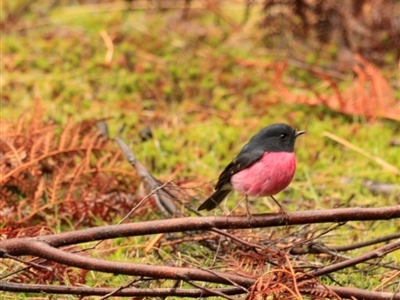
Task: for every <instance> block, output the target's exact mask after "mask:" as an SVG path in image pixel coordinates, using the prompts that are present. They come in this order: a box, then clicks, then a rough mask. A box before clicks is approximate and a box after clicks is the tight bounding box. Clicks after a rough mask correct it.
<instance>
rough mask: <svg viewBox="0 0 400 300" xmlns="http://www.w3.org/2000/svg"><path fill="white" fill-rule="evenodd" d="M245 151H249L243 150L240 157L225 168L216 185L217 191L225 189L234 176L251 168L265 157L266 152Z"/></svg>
mask: <svg viewBox="0 0 400 300" xmlns="http://www.w3.org/2000/svg"><path fill="white" fill-rule="evenodd" d="M245 150H247V149H246V147H244V148H243V150H242V152H240V153H239V155H238V156H237V157H236V158H235V159H234V160H233V161H232V162H231V163H230V164H229V165H228V166H227V167H226V168H225V170H224V171H223V172H222V173H221V175H219V178H218V182H217V184H216V185H215V189H216V190H218V189H220V188H221V187H223V186H224V185H225V184H226V183H230V181H231V177H232V176H233V175H234V174H236V173H239V172H240V171H242V170H244V169H246V168H248V167H250V166H251V165H252V164H254V163H255V162H256V161H258V160H259V159H261V157H262V156H263V155H264V151H263V150H261V149H260V150H252V151H245Z"/></svg>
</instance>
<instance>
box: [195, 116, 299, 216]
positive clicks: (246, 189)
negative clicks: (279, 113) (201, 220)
mask: <svg viewBox="0 0 400 300" xmlns="http://www.w3.org/2000/svg"><path fill="white" fill-rule="evenodd" d="M303 133H305V131H296V130H295V129H293V128H291V127H290V126H289V125H286V124H282V123H277V124H272V125H269V126H267V127H265V128H263V129H262V130H261V131H260V132H258V133H257V134H256V135H255V136H253V137H252V138H251V139H250V141H249V142H248V143H247V144H246V145H245V146H244V147H243V148H242V150H241V151H240V152H239V154H238V156H236V158H235V159H234V160H233V161H232V162H231V163H230V164H229V165H228V166H227V167H226V168H225V170H224V171H223V172H222V173H221V175H220V176H219V179H218V182H217V184H216V186H215V192H214V194H212V195H211V196H210V197H209V198H208V199H207V200H206V201H204V203H203V204H202V205H200V207H199V208H198V210H203V209H206V210H212V209H214V208H215V207H217V205H218V204H220V203H221V202H222V200H224V199H225V197H226V196H227V195H228V194H229V193H230V192H231V191H232V190H236V191H238V192H239V193H242V194H244V195H246V208H247V213H248V214H249V210H248V206H247V196H256V197H263V196H270V197H271V198H272V199H273V200H274V201H275V202H276V204H278V206H279V207H280V209H281V211H283V208H282V207H281V205H280V204H279V203H278V202H277V201H276V200H275V198H274V197H273V195H275V194H277V193H279V192H280V191H282V190H284V189H285V188H286V187H287V186H288V185H289V184H290V182H291V181H292V179H293V176H294V173H295V171H296V156H295V155H294V144H295V141H296V138H297V137H298V136H299V135H301V134H303Z"/></svg>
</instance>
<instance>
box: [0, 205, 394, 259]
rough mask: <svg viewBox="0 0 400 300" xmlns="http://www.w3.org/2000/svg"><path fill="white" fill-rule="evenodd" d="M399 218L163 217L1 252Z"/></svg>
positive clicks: (346, 212) (384, 212)
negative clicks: (142, 237)
mask: <svg viewBox="0 0 400 300" xmlns="http://www.w3.org/2000/svg"><path fill="white" fill-rule="evenodd" d="M394 218H400V205H396V206H387V207H380V208H361V207H355V208H337V209H326V210H316V211H315V210H314V211H298V212H291V213H287V214H285V216H284V217H283V216H282V214H279V213H268V214H258V215H253V216H252V218H251V219H249V218H248V216H247V215H243V216H233V215H230V216H218V217H185V218H175V219H166V220H152V221H145V222H139V223H127V224H119V225H107V226H100V227H95V228H88V229H82V230H76V231H70V232H64V233H59V234H52V235H47V236H40V237H35V238H18V239H8V240H4V241H0V257H1V252H4V253H8V254H10V255H24V254H26V253H25V251H24V249H23V248H22V247H19V246H18V244H19V243H20V242H21V241H23V240H26V239H28V240H31V241H43V242H46V243H47V244H49V245H51V246H53V247H62V246H67V245H71V244H80V243H86V242H90V241H99V240H105V239H112V238H116V237H130V236H140V235H149V234H158V233H171V232H184V231H196V230H209V231H213V230H214V228H218V229H246V228H265V227H274V226H288V225H303V224H311V223H314V224H316V223H331V222H334V223H337V222H347V221H377V220H389V219H394Z"/></svg>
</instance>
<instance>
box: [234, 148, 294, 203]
mask: <svg viewBox="0 0 400 300" xmlns="http://www.w3.org/2000/svg"><path fill="white" fill-rule="evenodd" d="M295 171H296V157H295V155H294V153H293V152H265V153H264V155H263V156H262V158H261V159H260V160H259V161H257V162H256V163H254V164H253V165H251V166H250V167H249V168H247V169H244V170H242V171H240V172H239V173H236V174H235V175H233V176H232V178H231V184H232V186H233V188H234V189H235V190H237V191H238V192H240V193H242V194H245V195H250V196H271V195H275V194H277V193H279V192H280V191H282V190H283V189H285V188H286V187H287V186H288V185H289V183H290V182H291V181H292V179H293V176H294V172H295Z"/></svg>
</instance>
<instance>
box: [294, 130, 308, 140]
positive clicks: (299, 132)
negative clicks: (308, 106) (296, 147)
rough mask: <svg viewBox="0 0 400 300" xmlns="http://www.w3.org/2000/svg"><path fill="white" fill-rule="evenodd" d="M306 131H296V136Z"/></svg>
mask: <svg viewBox="0 0 400 300" xmlns="http://www.w3.org/2000/svg"><path fill="white" fill-rule="evenodd" d="M304 133H306V132H305V131H303V130H302V131H296V133H295V134H294V137H296V138H297V137H298V136H299V135H302V134H304Z"/></svg>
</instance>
